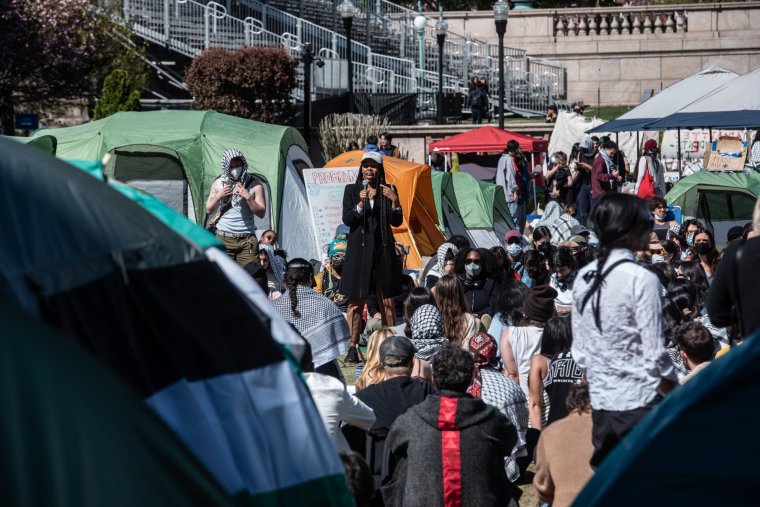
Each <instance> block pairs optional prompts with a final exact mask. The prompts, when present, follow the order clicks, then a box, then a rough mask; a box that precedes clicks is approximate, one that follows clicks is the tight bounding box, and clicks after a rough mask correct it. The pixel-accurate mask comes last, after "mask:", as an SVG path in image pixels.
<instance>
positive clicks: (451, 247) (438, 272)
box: [428, 243, 459, 278]
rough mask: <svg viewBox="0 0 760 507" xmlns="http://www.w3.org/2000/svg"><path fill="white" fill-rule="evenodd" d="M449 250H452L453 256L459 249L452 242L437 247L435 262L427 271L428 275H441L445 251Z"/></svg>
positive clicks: (444, 261) (444, 262)
mask: <svg viewBox="0 0 760 507" xmlns="http://www.w3.org/2000/svg"><path fill="white" fill-rule="evenodd" d="M449 250H451V251H452V253H453V254H454V257H456V255H457V254H458V253H459V249H458V248H457V247H455V246H454V245H453V244H452V243H444V244H442V245H441V246H439V247H438V252H437V253H436V261H437V263H436V265H435V267H434V268H433V269H431V270H430V271H428V274H429V275H433V276H437V277H438V278H441V277H442V276H443V270H444V268H445V267H446V266H445V264H446V252H448V251H449Z"/></svg>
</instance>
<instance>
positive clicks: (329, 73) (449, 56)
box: [123, 0, 564, 115]
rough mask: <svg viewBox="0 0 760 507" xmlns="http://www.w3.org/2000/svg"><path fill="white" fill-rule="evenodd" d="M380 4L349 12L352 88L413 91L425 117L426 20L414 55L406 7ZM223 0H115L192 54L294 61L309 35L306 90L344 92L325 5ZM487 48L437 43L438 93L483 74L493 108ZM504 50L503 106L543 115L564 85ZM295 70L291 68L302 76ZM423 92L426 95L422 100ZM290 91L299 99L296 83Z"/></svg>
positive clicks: (343, 53) (143, 29)
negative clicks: (315, 59) (267, 53)
mask: <svg viewBox="0 0 760 507" xmlns="http://www.w3.org/2000/svg"><path fill="white" fill-rule="evenodd" d="M361 1H362V0H360V2H359V5H361ZM384 1H385V0H374V2H375V4H373V5H381V4H380V3H378V2H384ZM386 3H387V5H388V6H390V7H389V8H390V9H396V11H394V12H385V13H381V12H378V11H377V9H375V10H373V12H372V13H370V14H367V13H366V12H365V11H362V10H357V15H356V17H355V18H354V23H353V30H352V46H351V48H350V53H351V58H352V61H353V63H354V66H353V69H354V72H353V82H354V90H355V91H356V92H368V93H418V94H419V96H420V99H419V100H418V109H421V110H423V109H427V110H430V109H432V112H433V114H434V110H435V102H436V101H435V100H429V96H430V94H432V93H434V92H437V91H438V46H437V44H436V43H435V37H434V35H433V36H431V33H430V30H431V23H433V24H434V22H433V21H432V20H430V19H428V26H427V27H426V29H425V30H426V32H425V38H424V44H423V47H422V52H421V53H422V54H421V55H420V48H419V45H418V44H419V39H418V38H417V34H416V33H414V31H413V28H412V24H411V22H409V18H410V16H411V15H412V14H413V13H412V12H411V11H408V10H404V9H403V8H400V7H398V6H395V5H394V4H390V3H388V2H386ZM226 4H227V5H222V4H220V3H217V2H213V1H203V0H198V1H196V0H123V7H124V8H123V16H124V19H125V20H126V21H127V23H128V24H129V25H130V26H131V27H132V28H133V29H134V31H135V33H136V34H137V35H139V36H141V37H143V38H145V39H147V40H148V41H150V42H152V43H155V44H159V45H162V46H164V47H166V48H167V49H170V50H172V51H176V52H179V53H181V54H183V55H186V56H189V57H191V58H192V57H194V56H196V55H197V54H199V53H200V52H201V51H203V50H204V49H207V48H211V47H221V48H227V49H235V48H239V47H241V46H244V45H274V46H280V47H284V48H285V49H286V50H287V51H288V53H289V54H290V55H291V56H292V57H293V58H296V59H298V58H300V53H301V49H302V47H303V44H304V43H307V42H308V43H310V44H311V45H312V47H313V48H314V50H315V52H316V54H317V55H318V56H320V57H322V58H323V60H324V61H325V63H326V65H325V66H324V68H315V79H314V83H313V86H314V87H313V88H312V93H313V94H314V93H316V91H317V89H319V90H321V91H323V92H324V91H325V90H327V91H328V92H329V90H332V91H333V92H334V93H342V92H344V91H345V89H346V88H347V82H348V78H347V65H346V61H347V57H348V53H349V48H348V45H347V40H346V37H345V35H344V30H343V23H342V20H341V19H340V17H339V16H338V15H337V13H336V12H335V10H334V8H333V3H332V2H325V0H303V1H301V0H272V1H271V2H270V3H267V4H264V3H262V2H260V1H259V0H234V1H233V0H228V1H227V2H226ZM297 14H301V15H302V17H299V16H298V15H297ZM332 28H335V30H332ZM368 28H369V30H368ZM495 49H496V48H495V47H493V46H492V45H489V44H488V43H487V42H485V41H479V40H473V39H472V38H471V37H470V36H464V37H463V36H460V35H457V34H452V33H450V34H449V36H448V37H447V39H446V46H445V47H444V55H445V58H444V85H443V87H444V91H445V92H455V93H462V94H464V95H465V96H466V91H467V88H466V86H467V82H468V80H469V77H470V76H471V75H474V74H477V75H484V76H486V77H488V78H489V83H490V86H491V87H492V88H491V97H492V105H494V107H495V106H496V102H497V99H496V98H497V97H498V92H497V90H496V86H497V82H498V80H497V78H496V68H497V64H496V58H494V57H493V56H492V55H491V53H492V52H495ZM506 54H507V55H508V58H507V61H506V67H507V72H506V76H507V80H508V81H509V83H508V85H507V90H508V93H507V97H506V109H512V110H513V111H515V112H518V113H522V114H527V115H536V114H543V112H544V111H545V108H546V106H547V105H548V104H549V103H551V102H553V101H556V100H557V99H560V98H563V97H562V94H563V89H562V87H561V86H559V85H558V84H559V83H561V84H562V85H564V80H562V79H557V80H556V81H555V82H554V84H552V85H550V84H546V83H543V82H542V83H539V84H536V83H535V82H533V79H532V78H531V77H530V76H531V72H530V70H529V66H530V65H531V64H540V62H531V60H530V58H529V57H527V56H526V55H525V52H524V51H520V50H509V49H507V52H506ZM420 56H421V57H420ZM551 71H552V72H553V73H554V75H559V74H560V73H562V77H564V69H561V68H558V67H554V68H553V69H551ZM302 72H303V70H302V66H299V68H298V78H299V80H301V81H302ZM547 73H548V72H544V74H547ZM424 95H428V98H427V99H423V98H422V97H423V96H424ZM294 98H296V99H299V100H302V99H303V87H302V85H301V82H299V86H297V88H296V90H295V91H294ZM428 113H430V111H428Z"/></svg>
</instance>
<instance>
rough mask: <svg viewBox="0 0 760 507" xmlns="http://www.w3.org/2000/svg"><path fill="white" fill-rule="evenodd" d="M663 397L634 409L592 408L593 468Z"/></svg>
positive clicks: (596, 466)
mask: <svg viewBox="0 0 760 507" xmlns="http://www.w3.org/2000/svg"><path fill="white" fill-rule="evenodd" d="M661 399H662V397H661V396H660V395H657V397H656V398H655V399H654V400H652V401H651V402H650V403H648V404H647V405H646V406H644V407H641V408H636V409H633V410H621V411H612V410H592V411H591V422H592V424H593V428H592V430H591V441H592V443H593V444H594V454H592V455H591V461H590V464H591V468H593V469H594V470H596V469H597V468H598V467H599V465H601V464H602V462H603V461H604V459H605V458H606V457H607V455H608V454H609V453H611V452H612V450H613V449H614V448H615V447H616V446H617V445H618V444H619V443H620V441H621V440H623V437H625V435H626V434H627V433H628V432H629V431H631V429H632V428H633V427H634V426H635V425H636V423H637V422H639V420H641V419H642V418H643V417H644V416H645V415H647V414H648V413H649V412H650V411H651V410H652V409H653V408H654V406H655V405H656V404H657V403H658V402H659V401H660V400H661Z"/></svg>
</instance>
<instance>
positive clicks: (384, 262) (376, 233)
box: [340, 183, 403, 299]
mask: <svg viewBox="0 0 760 507" xmlns="http://www.w3.org/2000/svg"><path fill="white" fill-rule="evenodd" d="M361 190H362V186H361V185H360V184H356V183H352V184H350V185H346V189H345V191H344V192H343V223H344V224H346V225H347V226H348V227H349V228H350V232H349V233H348V245H347V247H346V258H345V260H344V261H343V271H342V272H341V282H340V291H341V293H343V294H345V295H346V296H348V297H358V298H362V299H364V298H366V297H367V295H368V294H369V293H370V292H372V293H374V292H375V287H374V286H372V287H370V282H371V281H372V280H373V269H375V273H374V275H375V276H377V277H380V281H381V286H382V289H383V297H384V298H392V297H395V296H397V295H399V294H400V293H401V282H402V279H401V276H402V271H401V269H402V267H401V259H399V258H398V257H397V256H396V248H395V241H394V239H393V232H392V231H391V226H393V227H398V226H399V225H401V222H402V220H403V215H402V213H401V210H400V209H398V210H392V209H391V208H392V204H391V202H390V201H388V203H387V204H388V205H387V206H386V213H387V217H386V218H387V219H386V224H387V225H386V227H387V231H386V232H387V234H386V237H387V238H388V242H387V244H385V245H383V237H382V234H381V230H380V210H381V205H380V203H381V199H386V198H385V197H384V196H383V194H382V192H381V191H380V189H378V192H377V194H376V195H375V202H374V206H373V207H372V208H365V209H364V211H363V212H361V213H359V212H357V211H356V206H357V204H359V192H361ZM365 215H366V216H365ZM365 223H366V230H365Z"/></svg>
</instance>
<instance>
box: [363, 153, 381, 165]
mask: <svg viewBox="0 0 760 507" xmlns="http://www.w3.org/2000/svg"><path fill="white" fill-rule="evenodd" d="M367 159H370V160H374V161H375V162H377V163H378V164H382V163H383V156H382V155H380V154H379V153H378V152H376V151H368V152H366V153H365V154H364V155H362V160H361V161H362V162H364V161H365V160H367Z"/></svg>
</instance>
